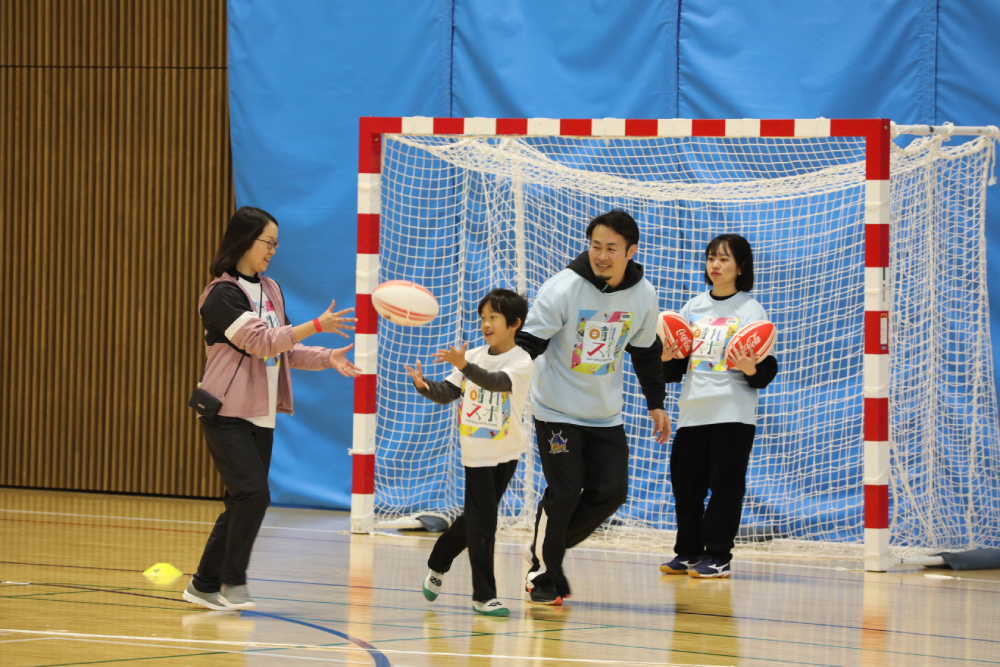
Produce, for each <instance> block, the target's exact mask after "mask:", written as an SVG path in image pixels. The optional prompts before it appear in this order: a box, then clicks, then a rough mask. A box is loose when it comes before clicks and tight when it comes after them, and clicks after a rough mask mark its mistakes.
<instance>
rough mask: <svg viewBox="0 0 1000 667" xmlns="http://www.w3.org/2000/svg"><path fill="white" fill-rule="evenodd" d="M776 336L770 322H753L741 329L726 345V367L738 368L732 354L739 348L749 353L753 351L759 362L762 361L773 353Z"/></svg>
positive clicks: (775, 331)
mask: <svg viewBox="0 0 1000 667" xmlns="http://www.w3.org/2000/svg"><path fill="white" fill-rule="evenodd" d="M776 335H777V330H776V329H775V328H774V325H773V324H771V323H770V322H753V323H751V324H748V325H746V326H745V327H743V328H741V329H740V330H739V331H737V332H736V333H735V334H733V337H732V338H730V339H729V343H728V344H727V345H726V366H727V367H728V368H735V367H736V362H735V361H733V357H732V352H733V350H735V349H736V348H737V347H743V348H744V349H746V350H747V351H749V350H753V351H754V354H755V355H757V361H760V360H761V359H763V358H764V357H766V356H767V355H769V354H770V353H771V348H772V347H774V338H775V336H776Z"/></svg>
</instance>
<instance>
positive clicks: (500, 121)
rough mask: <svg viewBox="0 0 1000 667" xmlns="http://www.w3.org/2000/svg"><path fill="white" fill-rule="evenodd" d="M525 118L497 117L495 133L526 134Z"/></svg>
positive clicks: (526, 121)
mask: <svg viewBox="0 0 1000 667" xmlns="http://www.w3.org/2000/svg"><path fill="white" fill-rule="evenodd" d="M527 133H528V119H527V118H497V134H521V135H523V134H527Z"/></svg>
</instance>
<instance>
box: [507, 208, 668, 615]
mask: <svg viewBox="0 0 1000 667" xmlns="http://www.w3.org/2000/svg"><path fill="white" fill-rule="evenodd" d="M587 240H588V241H589V242H590V249H589V251H588V252H585V253H583V254H581V255H580V256H579V257H577V258H576V259H575V260H573V261H572V262H571V263H570V265H569V266H568V267H567V268H566V269H564V270H562V271H560V272H559V273H557V274H556V275H554V276H553V277H552V278H550V279H549V280H547V281H546V282H545V284H544V285H542V288H541V289H540V290H539V291H538V296H537V297H536V298H535V303H534V304H533V305H532V307H531V310H530V311H529V313H528V319H527V322H525V324H524V328H523V329H522V330H521V331H520V332H519V333H518V334H517V338H516V340H517V344H518V345H520V346H521V347H522V348H523V349H524V350H526V351H527V352H528V354H530V355H531V357H532V358H533V359H536V361H535V368H534V372H533V375H532V381H531V392H530V394H529V396H530V401H529V402H530V404H531V406H532V413H533V414H534V418H535V434H536V436H537V438H538V453H539V457H540V458H541V462H542V470H543V471H544V472H545V481H546V484H547V488H546V489H545V494H544V495H543V496H542V500H541V502H540V503H539V504H538V512H537V515H536V517H535V536H534V540H533V542H532V544H531V552H532V553H531V564H532V567H531V570H530V571H529V572H528V577H527V580H526V582H525V588H526V590H527V591H528V593H529V596H528V597H527V598H526V599H530V601H531V602H534V603H536V604H549V605H558V604H562V600H563V599H564V598H568V597H569V594H570V588H569V582H568V581H567V580H566V577H565V575H564V574H563V569H562V561H563V556H564V555H565V553H566V549H568V548H570V547H572V546H575V545H576V544H579V543H580V542H582V541H583V540H584V539H586V538H587V536H588V535H590V534H591V533H592V532H593V531H594V529H596V528H597V527H598V526H600V525H601V523H603V522H604V520H605V519H607V518H608V517H609V516H611V515H612V514H614V513H615V511H616V510H617V509H618V508H619V507H620V506H621V505H622V504H623V503H624V502H625V500H626V499H627V497H628V459H629V450H628V440H627V439H626V437H625V426H624V424H623V422H622V414H621V413H622V405H623V402H624V401H623V398H622V390H623V385H624V377H623V373H622V362H623V358H622V357H623V355H622V353H623V351H628V353H629V355H630V356H631V358H632V366H633V368H634V369H635V374H636V376H637V377H638V379H639V385H640V387H641V388H642V393H643V394H644V395H645V397H646V407H647V408H648V410H649V415H650V417H651V418H652V419H653V431H654V435H655V436H656V441H657V442H658V443H661V444H662V443H665V442H666V441H667V439H668V438H669V437H670V417H668V416H667V413H666V411H665V410H664V409H663V406H664V398H665V396H666V389H665V385H664V382H663V364H662V362H661V361H660V354H661V350H662V346H661V344H660V339H659V337H658V336H657V335H656V326H657V316H658V313H659V302H658V299H657V296H656V292H655V291H654V289H653V286H652V285H651V284H650V283H649V281H648V280H646V279H645V278H644V277H643V271H642V266H640V265H639V264H636V263H635V262H633V261H632V257H633V256H634V255H635V253H636V251H637V250H638V244H639V226H638V225H637V224H636V223H635V220H634V219H632V216H631V215H629V214H628V213H626V212H625V211H620V210H614V211H609V212H608V213H605V214H603V215H600V216H598V217H596V218H594V219H593V220H592V221H591V222H590V225H589V226H588V227H587ZM525 555H526V556H527V554H525Z"/></svg>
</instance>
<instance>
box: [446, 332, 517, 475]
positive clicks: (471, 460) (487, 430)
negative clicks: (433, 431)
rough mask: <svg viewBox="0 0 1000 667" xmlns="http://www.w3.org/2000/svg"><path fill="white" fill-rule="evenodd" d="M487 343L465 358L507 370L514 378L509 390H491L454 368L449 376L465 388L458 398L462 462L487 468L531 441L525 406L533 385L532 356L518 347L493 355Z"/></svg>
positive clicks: (512, 456)
mask: <svg viewBox="0 0 1000 667" xmlns="http://www.w3.org/2000/svg"><path fill="white" fill-rule="evenodd" d="M489 349H490V346H489V345H483V346H480V347H477V348H475V349H473V350H471V351H469V352H466V354H465V360H466V361H468V362H469V363H473V364H475V365H477V366H479V367H480V368H483V369H485V370H487V371H490V372H491V373H495V372H496V371H503V372H505V373H506V374H507V375H508V376H509V377H510V384H511V390H510V391H509V392H506V391H504V392H500V391H488V390H485V389H483V388H482V387H480V386H478V385H476V384H475V383H473V382H472V381H471V380H469V379H468V378H466V377H465V376H464V375H463V374H462V371H460V370H458V369H457V368H452V371H451V374H449V375H448V377H447V378H445V381H446V382H450V383H451V384H453V385H455V386H456V387H458V388H459V389H461V390H462V397H461V398H460V399H459V400H458V408H459V413H458V433H459V438H458V439H459V442H460V443H461V445H462V465H464V466H466V467H468V468H484V467H487V466H495V465H498V464H500V463H505V462H507V461H513V460H514V459H517V458H518V457H520V456H521V452H522V451H524V445H525V443H527V440H528V438H527V429H526V428H525V425H524V417H525V415H524V406H525V402H526V401H527V400H528V391H529V390H530V388H531V369H532V362H531V357H530V356H529V355H528V353H527V352H525V351H524V350H522V349H521V348H520V347H517V346H514V348H512V349H511V350H508V351H507V352H504V353H503V354H495V355H494V354H490V353H489Z"/></svg>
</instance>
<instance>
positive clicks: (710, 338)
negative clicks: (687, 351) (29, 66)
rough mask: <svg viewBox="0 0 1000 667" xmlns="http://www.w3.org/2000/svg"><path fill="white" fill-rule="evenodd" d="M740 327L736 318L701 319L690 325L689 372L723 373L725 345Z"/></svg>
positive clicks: (724, 368)
mask: <svg viewBox="0 0 1000 667" xmlns="http://www.w3.org/2000/svg"><path fill="white" fill-rule="evenodd" d="M739 327H740V318H738V317H708V316H706V317H703V318H701V319H700V320H697V321H695V322H692V323H691V330H692V331H693V332H694V345H693V346H692V348H691V357H690V359H691V370H701V371H725V370H726V343H728V342H729V339H730V338H732V337H733V334H735V333H736V331H737V330H738V329H739Z"/></svg>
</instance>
